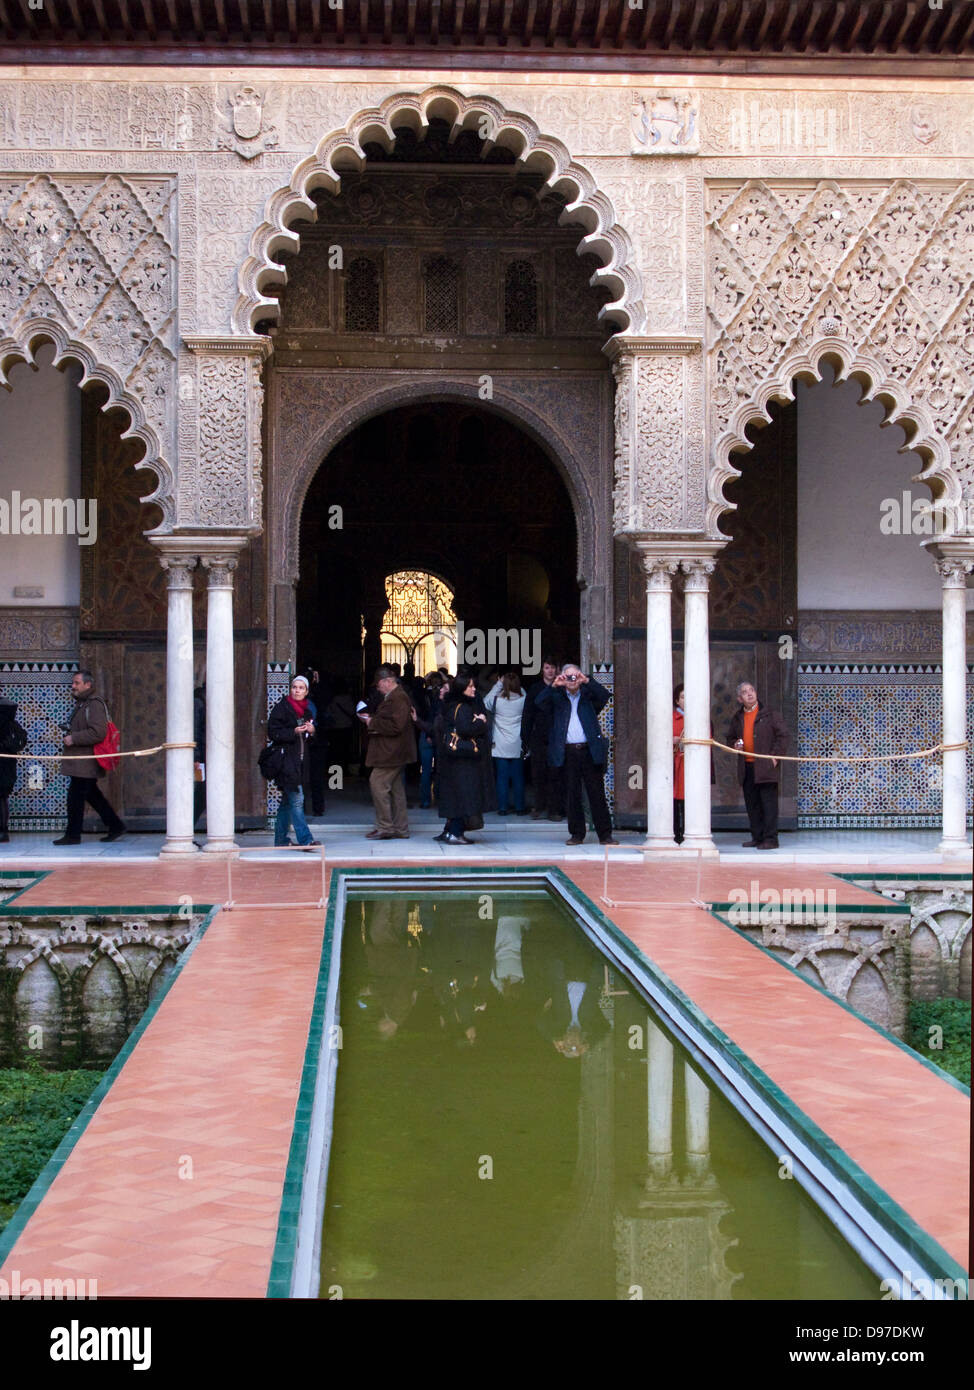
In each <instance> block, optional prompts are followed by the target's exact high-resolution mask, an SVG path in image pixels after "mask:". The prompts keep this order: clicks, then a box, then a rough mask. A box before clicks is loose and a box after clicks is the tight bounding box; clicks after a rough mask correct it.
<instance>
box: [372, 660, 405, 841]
mask: <svg viewBox="0 0 974 1390" xmlns="http://www.w3.org/2000/svg"><path fill="white" fill-rule="evenodd" d="M375 686H376V689H377V690H378V692H379V694H380V695H381V696H382V703H381V704H380V705H379V707H378V709H377V710H376V711H375V713H374V714H372V715H369V716H367V717H366V719H365V723H366V724H367V725H368V729H369V745H368V748H367V749H366V753H365V766H366V767H370V768H371V769H372V773H371V775H370V777H369V790H370V791H371V792H372V804H373V805H374V807H375V829H374V830H370V831H368V833H367V836H366V838H367V839H369V840H408V839H409V818H408V815H407V812H406V787H405V784H404V783H403V780H402V772H403V768H404V767H408V766H409V764H410V763H414V762H415V761H416V735H415V733H414V732H413V719H412V706H411V705H410V703H409V696H408V695H407V694H406V692H405V690H403V688H402V686H401V685H400V684H399V682H398V680H397V679H396V675H395V672H394V671H393V670H392V668H391V667H389V666H380V667H379V669H378V671H376V673H375Z"/></svg>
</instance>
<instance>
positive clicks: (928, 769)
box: [798, 665, 974, 827]
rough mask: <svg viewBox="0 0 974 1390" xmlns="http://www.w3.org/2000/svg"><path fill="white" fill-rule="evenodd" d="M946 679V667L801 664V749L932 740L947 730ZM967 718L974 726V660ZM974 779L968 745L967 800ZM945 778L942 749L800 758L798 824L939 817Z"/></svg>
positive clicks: (857, 750) (829, 751)
mask: <svg viewBox="0 0 974 1390" xmlns="http://www.w3.org/2000/svg"><path fill="white" fill-rule="evenodd" d="M941 682H942V676H941V669H940V667H939V666H933V665H930V666H881V665H877V666H858V665H843V666H839V665H834V666H833V665H829V666H819V665H814V666H812V665H800V666H799V668H798V749H799V751H800V753H801V755H802V756H803V757H829V756H835V755H837V754H847V755H851V756H853V757H862V756H866V755H874V756H875V755H883V754H889V753H908V752H911V751H913V750H915V749H918V748H930V747H933V746H934V745H935V744H937V743H939V742H940V738H941V735H942V717H943V716H942V711H943V690H942V684H941ZM967 724H968V730H969V731H970V730H971V728H972V726H974V667H971V668H968V683H967ZM968 739H969V740H970V732H968ZM972 786H974V777H972V758H971V751H970V749H968V753H967V803H968V807H970V804H971V790H972ZM941 787H942V769H941V763H940V760H939V759H937V758H924V759H911V760H909V761H903V762H896V763H800V764H799V765H798V824H799V826H800V827H816V826H817V827H822V826H876V827H883V826H890V827H895V826H921V825H924V826H925V825H929V826H938V825H939V824H940V819H941ZM968 824H970V814H968Z"/></svg>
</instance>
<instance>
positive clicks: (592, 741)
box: [534, 661, 619, 845]
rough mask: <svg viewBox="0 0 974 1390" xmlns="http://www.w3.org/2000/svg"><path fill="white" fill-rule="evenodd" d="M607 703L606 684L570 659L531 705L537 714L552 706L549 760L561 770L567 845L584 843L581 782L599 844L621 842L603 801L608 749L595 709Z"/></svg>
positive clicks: (606, 805) (597, 709)
mask: <svg viewBox="0 0 974 1390" xmlns="http://www.w3.org/2000/svg"><path fill="white" fill-rule="evenodd" d="M609 699H610V696H609V692H608V691H607V690H606V688H605V686H604V685H599V683H598V681H594V680H590V679H589V677H588V676H586V675H585V673H584V672H583V671H582V670H581V669H580V667H578V666H577V665H576V664H575V663H574V662H572V661H570V662H568V664H567V665H566V666H564V667H562V670H561V674H560V675H557V676H556V677H555V679H554V680H553V681H552V683H551V685H549V686H546V687H545V689H544V690H541V691H539V692H538V694H537V696H536V697H535V702H534V703H535V707H536V708H537V709H538V710H539V711H540V710H542V709H545V708H546V707H548V706H550V708H551V733H550V735H549V738H548V762H549V763H550V764H551V766H552V767H559V768H560V767H563V768H564V769H565V798H566V801H567V803H568V829H569V832H570V839H568V840H566V842H565V843H566V844H569V845H580V844H582V843H583V842H584V840H585V812H584V809H583V807H582V785H583V783H584V786H585V792H586V795H587V796H588V804H589V806H590V807H591V810H592V820H593V821H594V823H595V833H596V834H597V835H598V837H599V843H600V844H603V845H617V844H618V843H619V841H618V840H614V839H613V838H612V818H611V816H610V815H609V807H608V804H607V803H606V799H605V783H604V781H603V776H604V773H605V759H606V746H605V739H604V738H603V737H602V735H601V733H600V731H599V718H598V715H599V710H600V709H601V708H602V707H603V705H605V704H607V703H608V701H609Z"/></svg>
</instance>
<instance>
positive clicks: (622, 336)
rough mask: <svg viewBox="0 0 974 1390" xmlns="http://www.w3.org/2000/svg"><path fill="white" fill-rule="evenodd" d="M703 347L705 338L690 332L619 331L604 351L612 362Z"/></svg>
mask: <svg viewBox="0 0 974 1390" xmlns="http://www.w3.org/2000/svg"><path fill="white" fill-rule="evenodd" d="M702 349H703V339H702V338H698V337H696V336H695V335H694V334H689V333H659V334H651V335H646V334H631V335H630V334H626V333H617V334H616V335H615V337H614V338H610V339H609V341H608V342H607V343H606V344H605V346H604V347H603V349H602V351H603V352H604V353H605V355H606V357H608V359H609V361H610V362H613V363H615V362H618V361H619V359H620V358H625V357H658V356H660V355H661V354H662V355H665V356H671V355H672V354H674V353H681V354H689V353H698V352H701V351H702Z"/></svg>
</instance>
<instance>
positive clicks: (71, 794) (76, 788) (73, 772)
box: [54, 671, 125, 845]
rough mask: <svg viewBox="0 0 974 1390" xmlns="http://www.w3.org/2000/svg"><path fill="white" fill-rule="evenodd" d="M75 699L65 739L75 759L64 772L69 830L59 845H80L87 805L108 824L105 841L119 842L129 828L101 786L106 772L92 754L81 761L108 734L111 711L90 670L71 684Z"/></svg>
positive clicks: (63, 768) (68, 752)
mask: <svg viewBox="0 0 974 1390" xmlns="http://www.w3.org/2000/svg"><path fill="white" fill-rule="evenodd" d="M71 694H72V695H73V696H74V713H73V714H72V715H71V721H70V723H69V725H68V733H67V734H66V735H65V738H64V751H65V753H67V754H68V756H69V757H70V758H71V761H70V762H65V763H62V764H61V771H62V772H63V773H65V774H66V775H67V776H68V777H69V778H70V781H69V783H68V828H67V830H66V831H65V832H64V834H63V835H62V836H61V838H60V840H55V841H54V843H55V844H56V845H80V844H81V828H82V824H83V821H84V815H85V802H86V801H87V803H88V805H89V806H90V807H91V809H92V810H93V811H95V812H97V814H98V815H99V816H101V818H102V821H103V822H104V825H105V829H106V830H107V831H108V834H107V835H103V836H102V837H101V838H102V839H103V840H117V839H118V838H119V836H120V835H124V834H125V826H124V825H123V823H122V821H121V819H120V817H119V816H118V814H117V813H116V811H115V810H114V809H113V807H112V805H111V803H110V802H109V801H108V800H107V799H106V797H105V796H104V795H103V793H102V791H101V789H100V788H99V786H98V779H99V777H104V775H105V769H104V768H103V767H102V765H101V763H100V762H99V761H98V759H97V758H96V757H95V756H94V754H92V756H91V757H90V758H80V759H77V761H76V758H77V755H78V754H79V753H82V752H83V751H84V750H85V749H86V748H91V749H93V748H94V746H95V744H96V743H101V742H103V740H104V738H105V734H106V733H107V732H108V709H107V708H106V706H105V701H104V700H103V699H102V698H101V696H100V695H96V694H95V678H94V676H93V675H92V674H91V672H90V671H79V672H78V673H77V675H76V676H75V677H74V679H73V680H72V682H71ZM62 727H63V726H62Z"/></svg>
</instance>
